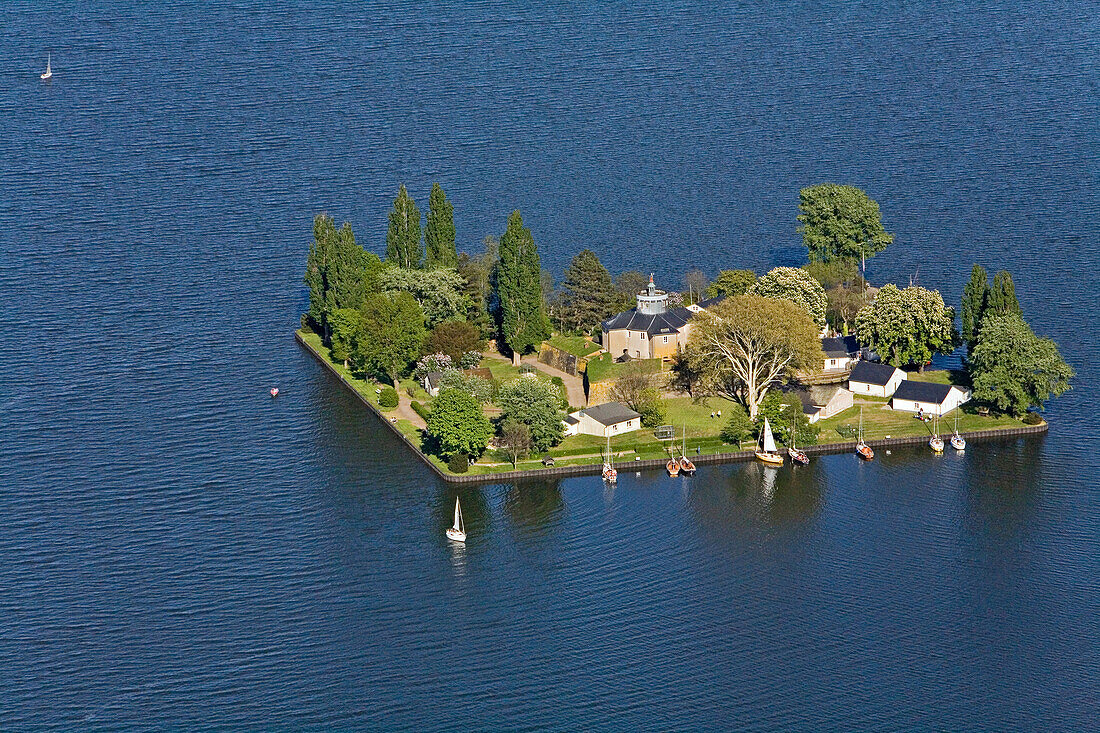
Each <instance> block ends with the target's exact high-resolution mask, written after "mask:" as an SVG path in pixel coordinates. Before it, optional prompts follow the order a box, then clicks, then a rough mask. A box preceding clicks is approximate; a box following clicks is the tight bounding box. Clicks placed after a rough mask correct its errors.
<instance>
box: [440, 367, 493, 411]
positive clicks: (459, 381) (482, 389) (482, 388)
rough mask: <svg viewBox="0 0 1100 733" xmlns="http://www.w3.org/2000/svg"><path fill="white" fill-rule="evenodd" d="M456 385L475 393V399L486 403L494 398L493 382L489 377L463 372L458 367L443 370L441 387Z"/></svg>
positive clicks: (456, 387) (472, 393) (458, 387)
mask: <svg viewBox="0 0 1100 733" xmlns="http://www.w3.org/2000/svg"><path fill="white" fill-rule="evenodd" d="M447 387H454V388H455V389H461V390H462V391H463V392H468V393H469V394H471V395H473V397H474V399H475V400H477V401H478V402H480V403H482V404H484V403H486V402H489V401H490V400H491V399H493V384H492V382H490V381H488V380H487V379H482V378H481V377H477V376H474V375H473V374H463V373H462V372H460V371H458V370H457V369H449V370H447V371H445V372H443V378H442V379H440V380H439V388H440V389H446V388H447Z"/></svg>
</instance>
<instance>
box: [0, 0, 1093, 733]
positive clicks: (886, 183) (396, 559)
mask: <svg viewBox="0 0 1100 733" xmlns="http://www.w3.org/2000/svg"><path fill="white" fill-rule="evenodd" d="M597 5H599V4H588V5H581V6H576V5H573V4H564V3H556V2H551V3H541V4H539V5H538V6H537V7H525V6H516V5H505V4H499V3H496V2H489V3H476V4H475V3H470V4H464V5H463V7H461V8H457V7H424V8H417V7H412V6H409V5H408V4H404V5H399V4H393V3H389V4H355V5H350V4H349V5H344V4H331V3H325V4H321V3H304V2H275V3H263V4H255V5H253V4H248V3H234V4H231V5H230V4H222V5H220V6H219V7H215V8H210V7H203V8H188V9H176V10H165V9H161V8H155V7H154V8H150V7H144V6H143V5H140V6H139V5H138V4H137V3H131V2H126V3H119V4H115V5H113V6H110V7H89V6H88V5H86V4H84V3H76V4H70V3H64V2H55V3H51V4H49V5H48V6H47V5H45V4H42V3H38V4H6V5H4V6H3V7H2V8H0V20H2V23H3V28H4V31H5V32H4V33H3V34H2V36H0V82H2V83H0V123H2V124H0V130H2V132H0V254H2V256H0V293H2V302H3V315H4V319H3V320H4V326H5V327H4V328H3V329H2V330H0V344H2V349H0V417H2V422H0V670H2V673H0V728H4V729H20V728H26V727H33V726H57V727H62V728H70V729H71V728H91V727H100V726H102V727H112V728H115V727H126V728H139V727H153V728H163V727H168V726H183V727H200V726H204V725H211V726H226V727H233V728H239V727H245V726H257V727H265V728H266V727H275V726H278V727H283V726H293V727H306V726H310V727H370V728H412V729H418V730H427V729H444V728H454V727H469V728H472V729H535V728H551V729H562V730H577V729H593V728H618V729H638V728H643V727H645V728H652V727H656V728H661V729H666V728H682V729H700V728H738V729H746V730H791V729H817V730H826V729H843V730H851V729H890V730H896V729H933V728H935V729H965V730H978V729H984V730H1004V729H1026V730H1038V729H1062V730H1075V729H1085V728H1088V727H1090V726H1094V725H1095V722H1096V720H1097V719H1098V718H1100V702H1098V692H1097V691H1098V688H1100V684H1098V683H1100V674H1098V672H1097V669H1098V668H1100V632H1098V630H1097V629H1098V628H1100V623H1098V622H1100V572H1098V571H1100V561H1098V559H1097V558H1098V557H1100V539H1098V533H1100V501H1098V498H1097V492H1096V487H1097V484H1098V478H1100V459H1097V457H1096V448H1097V441H1096V438H1095V436H1096V435H1097V433H1098V431H1100V420H1098V418H1097V410H1096V403H1097V400H1098V399H1100V393H1098V390H1097V389H1096V387H1095V382H1096V380H1097V379H1098V378H1100V369H1098V368H1097V366H1096V364H1097V361H1098V358H1100V350H1098V348H1097V345H1096V326H1095V319H1096V315H1097V296H1096V293H1097V288H1098V286H1100V282H1098V277H1097V270H1098V265H1100V247H1098V244H1097V235H1096V227H1095V222H1096V220H1097V218H1098V216H1100V196H1098V183H1100V165H1098V162H1100V154H1098V151H1100V142H1098V141H1100V134H1098V133H1100V128H1098V125H1097V119H1100V118H1098V115H1097V112H1098V104H1097V90H1098V82H1100V74H1098V71H1097V66H1096V59H1097V57H1098V53H1100V21H1098V20H1097V19H1098V18H1100V13H1098V12H1097V10H1098V8H1097V7H1096V4H1095V3H1053V2H1046V3H1036V4H1027V5H1025V4H1023V3H1015V2H1013V3H1008V4H1001V5H1002V6H1003V7H999V8H996V9H992V8H990V9H975V8H973V7H970V5H969V4H966V5H955V4H953V3H946V2H929V3H920V4H903V5H889V6H886V7H881V6H880V5H879V4H862V5H853V4H847V3H843V4H842V3H829V4H824V3H822V4H819V3H800V4H792V5H789V6H784V7H773V5H774V4H763V5H765V7H763V8H754V7H751V6H746V5H739V6H737V7H732V8H718V7H713V6H712V5H711V4H700V6H698V7H696V6H692V5H688V4H686V3H662V4H655V5H647V4H633V5H628V6H616V7H606V8H605V7H597ZM47 52H50V53H52V54H53V68H54V72H55V78H54V80H53V82H52V83H50V84H42V83H41V82H39V80H38V73H39V72H40V71H41V66H42V65H43V63H44V60H45V58H44V57H45V56H46V54H47ZM433 180H439V181H440V182H441V183H442V184H443V185H444V187H445V188H446V189H447V191H448V193H449V194H450V196H451V198H452V199H453V201H454V204H455V210H456V226H457V228H458V235H459V238H460V241H461V243H462V245H463V246H466V247H470V248H473V247H475V246H476V245H477V243H478V242H480V240H481V238H482V237H483V236H484V235H486V234H490V233H499V232H500V231H501V230H502V229H503V225H504V222H505V219H506V217H507V214H508V212H509V211H511V210H512V209H513V208H520V209H521V210H522V211H523V213H524V217H525V220H526V221H527V223H528V224H529V226H530V227H531V228H532V230H533V231H534V234H535V237H536V239H537V241H538V243H539V245H540V247H541V249H542V252H543V257H544V262H545V263H546V265H547V266H548V267H550V268H551V269H554V270H555V271H557V272H560V271H561V269H562V268H563V267H564V265H565V263H566V262H567V261H568V259H569V258H570V257H571V256H572V254H574V253H575V252H576V251H577V250H579V249H580V248H582V247H585V246H588V247H591V248H593V249H594V250H596V251H597V252H598V253H599V255H600V256H601V258H602V259H603V260H604V261H605V262H606V263H608V264H609V266H611V267H612V269H615V270H618V269H623V268H627V267H632V268H639V269H642V270H645V271H656V272H657V273H658V277H660V278H664V279H667V280H670V281H675V280H678V279H679V278H680V277H681V276H682V274H683V272H684V271H685V270H687V269H688V268H690V267H693V266H700V267H703V268H704V269H705V270H707V271H709V272H710V273H711V274H713V273H714V272H715V271H716V270H717V269H719V268H722V267H739V266H751V267H755V268H756V269H758V270H760V269H766V268H768V267H770V266H773V265H775V264H796V263H797V262H798V261H799V259H800V257H801V253H800V251H799V244H798V238H797V235H796V234H795V221H794V215H795V213H796V212H795V208H796V203H797V192H798V189H799V188H800V187H802V186H804V185H806V184H809V183H813V182H817V181H821V180H836V181H841V182H848V183H854V184H856V185H859V186H862V187H864V188H866V189H867V190H868V191H869V192H870V193H871V195H872V196H874V197H875V198H876V199H877V200H878V201H879V202H880V203H881V205H882V208H883V211H884V212H885V219H886V223H887V226H888V228H889V229H890V230H891V231H893V232H896V233H897V243H896V244H895V245H894V246H893V247H892V248H891V249H890V251H889V252H888V254H887V255H884V256H882V257H880V258H878V259H876V260H875V261H873V262H872V263H871V268H870V274H871V276H872V277H873V278H874V279H877V280H883V279H898V280H902V281H907V280H908V278H910V277H914V278H915V279H916V280H917V281H919V282H920V283H921V284H924V285H927V286H931V287H937V288H940V289H942V290H943V291H944V292H945V294H947V295H948V296H949V297H951V298H952V299H956V298H957V296H958V294H959V292H960V290H961V287H962V285H963V282H964V281H965V278H966V276H967V271H968V270H969V267H970V265H971V263H972V262H973V261H975V260H976V261H980V262H982V263H984V264H985V265H986V266H988V267H990V268H992V269H999V268H1002V267H1004V268H1008V269H1010V270H1011V271H1012V272H1013V274H1014V275H1015V277H1016V282H1017V288H1018V292H1019V295H1020V300H1021V302H1022V304H1023V307H1024V310H1025V312H1026V314H1027V316H1028V317H1029V318H1030V319H1031V320H1032V322H1033V323H1034V325H1035V327H1036V329H1037V330H1038V331H1040V332H1042V333H1046V334H1050V335H1052V336H1055V337H1056V338H1057V339H1058V341H1059V343H1060V344H1061V346H1062V349H1063V352H1064V353H1065V355H1066V356H1067V358H1068V359H1069V360H1070V361H1071V362H1072V363H1073V364H1074V365H1075V366H1076V368H1077V370H1078V373H1079V377H1078V380H1077V382H1076V385H1075V389H1074V391H1073V392H1071V393H1070V394H1068V395H1067V396H1066V397H1064V398H1062V399H1061V400H1060V401H1058V402H1056V403H1055V404H1054V405H1053V406H1052V408H1051V409H1050V410H1049V414H1050V419H1051V422H1052V423H1053V428H1052V430H1051V432H1050V433H1049V435H1048V436H1047V437H1045V438H1040V439H1032V440H1021V441H1007V442H994V443H981V444H975V445H974V446H972V449H971V450H968V451H967V454H966V455H965V457H963V456H958V455H945V456H943V457H942V458H938V459H933V458H931V457H929V456H928V455H926V453H925V452H924V451H915V452H895V453H894V454H893V455H891V456H881V457H880V459H878V460H876V461H875V462H874V463H873V464H870V465H859V464H858V463H857V462H856V461H855V459H854V458H853V457H850V456H833V457H827V458H822V459H820V460H817V461H815V463H814V464H813V466H812V467H811V468H810V469H808V470H805V471H800V472H798V473H791V472H790V471H781V472H779V473H778V475H769V474H767V473H765V472H764V471H763V469H761V468H760V467H758V466H748V465H737V466H726V467H719V468H708V469H706V470H703V471H700V473H699V475H698V476H697V477H696V478H694V479H689V480H677V481H671V480H669V479H667V478H665V477H662V476H660V475H658V474H653V473H650V474H644V475H641V476H637V477H635V476H631V475H627V476H624V480H623V481H622V482H621V484H620V486H619V487H618V488H616V489H614V490H610V491H609V490H607V489H605V488H604V487H603V486H602V485H601V483H600V482H599V480H598V479H595V478H583V479H570V480H567V481H562V482H560V483H552V484H545V483H544V484H524V485H519V486H512V485H501V486H486V487H483V488H478V489H475V488H463V489H462V490H461V491H460V492H459V494H460V495H461V497H462V500H463V506H464V507H465V509H466V517H467V522H468V524H469V526H470V529H471V534H472V538H471V541H470V542H469V544H468V545H467V547H466V548H465V550H464V551H455V550H452V549H451V548H449V547H447V546H446V544H445V542H444V541H443V540H442V539H441V530H442V528H443V527H444V526H446V524H447V516H448V514H449V512H450V507H451V506H452V503H453V500H454V495H455V492H454V491H453V490H452V489H449V488H447V487H445V486H443V485H441V484H439V483H438V482H436V481H435V480H434V479H433V478H432V476H431V475H430V474H429V473H428V472H427V471H425V470H424V469H423V468H422V467H421V466H419V465H418V464H416V463H414V462H413V461H411V460H409V459H408V457H407V456H406V455H405V454H404V453H403V452H402V451H401V449H400V447H399V446H398V445H397V444H396V443H395V441H394V440H393V439H392V438H391V437H390V436H389V435H388V434H387V433H386V432H385V431H384V430H381V429H379V427H378V426H377V425H376V424H374V423H373V422H372V418H370V417H369V416H368V415H366V414H364V412H363V410H362V409H360V408H359V407H358V406H357V405H356V403H355V402H354V401H353V400H352V399H351V398H350V397H349V396H348V395H346V394H345V393H343V392H342V391H341V390H340V389H339V388H338V385H337V384H336V383H335V382H334V381H333V380H332V379H331V378H329V377H328V376H327V375H325V374H324V373H322V371H321V370H320V369H319V368H318V366H317V365H316V364H315V363H313V362H312V361H311V360H310V358H309V357H307V356H306V355H304V354H303V353H302V352H300V351H299V349H298V348H297V347H296V346H295V344H294V343H293V341H292V340H291V338H290V332H291V330H292V329H293V328H294V326H295V325H296V323H297V318H298V315H299V313H300V312H301V311H302V310H303V309H304V306H305V297H304V293H303V289H302V287H301V284H300V278H301V271H302V266H303V262H304V255H305V249H306V246H307V243H308V240H309V233H310V219H311V217H312V215H313V214H314V213H315V212H316V211H318V210H322V209H323V210H327V211H329V212H331V213H333V214H334V215H335V216H336V217H337V218H338V219H348V220H350V221H351V222H353V224H354V225H355V228H356V231H357V233H358V236H359V239H360V241H361V242H363V243H364V244H365V245H366V246H368V247H370V248H372V249H375V250H378V249H380V248H381V246H382V242H383V238H384V227H385V216H386V210H387V208H388V206H389V203H390V201H391V200H392V198H393V195H394V193H395V191H396V188H397V184H398V183H399V182H402V181H404V182H405V183H407V184H408V186H409V188H410V191H411V192H412V193H413V194H414V195H415V196H417V197H418V198H420V199H421V204H422V205H423V204H424V203H425V201H424V199H426V195H427V190H428V187H429V186H430V183H431V181H433ZM275 384H277V385H279V387H280V388H281V389H282V390H283V395H282V396H280V397H279V399H278V400H277V401H272V400H271V399H269V398H267V396H266V391H267V389H268V388H269V387H270V386H272V385H275Z"/></svg>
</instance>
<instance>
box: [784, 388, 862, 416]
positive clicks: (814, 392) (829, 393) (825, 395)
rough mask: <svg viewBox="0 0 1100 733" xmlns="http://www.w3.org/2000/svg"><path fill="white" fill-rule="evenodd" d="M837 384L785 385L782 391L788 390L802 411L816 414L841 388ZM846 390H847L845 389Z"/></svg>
mask: <svg viewBox="0 0 1100 733" xmlns="http://www.w3.org/2000/svg"><path fill="white" fill-rule="evenodd" d="M843 389H844V388H843V387H841V386H840V385H839V384H818V385H814V386H812V387H809V388H807V387H802V386H798V387H793V386H792V387H786V388H784V390H783V391H784V392H789V393H791V394H793V395H794V396H795V397H797V398H798V399H799V401H800V402H801V403H802V412H804V413H806V414H807V415H816V414H817V413H818V412H819V411H820V410H821V408H823V407H825V406H826V405H828V404H829V402H830V401H831V400H832V399H833V397H835V396H836V394H837V392H839V391H841V390H843ZM845 391H847V390H845Z"/></svg>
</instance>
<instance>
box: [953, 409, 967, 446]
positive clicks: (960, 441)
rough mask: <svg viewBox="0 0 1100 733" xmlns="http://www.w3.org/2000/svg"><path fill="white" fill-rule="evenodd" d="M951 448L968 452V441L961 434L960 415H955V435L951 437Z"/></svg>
mask: <svg viewBox="0 0 1100 733" xmlns="http://www.w3.org/2000/svg"><path fill="white" fill-rule="evenodd" d="M951 447H952V448H954V449H955V450H966V440H965V439H964V438H963V436H962V435H960V434H959V416H958V415H955V433H954V434H953V435H952V436H951Z"/></svg>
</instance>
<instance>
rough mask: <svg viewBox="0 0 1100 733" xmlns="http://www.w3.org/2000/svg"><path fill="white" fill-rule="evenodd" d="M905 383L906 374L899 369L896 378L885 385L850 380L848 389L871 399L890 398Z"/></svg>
mask: <svg viewBox="0 0 1100 733" xmlns="http://www.w3.org/2000/svg"><path fill="white" fill-rule="evenodd" d="M904 381H905V372H903V371H901V370H900V369H899V370H898V371H896V372H894V376H892V377H890V381H889V382H887V383H886V384H885V385H878V384H869V383H867V382H857V381H854V380H851V379H849V380H848V389H849V390H850V391H852V392H855V393H856V394H865V395H867V396H869V397H889V396H890V395H892V394H894V392H896V391H897V389H898V385H899V384H901V383H902V382H904Z"/></svg>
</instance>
